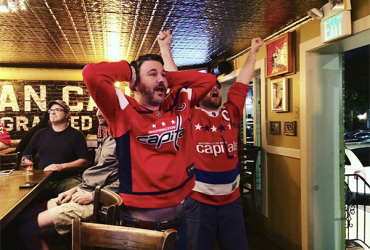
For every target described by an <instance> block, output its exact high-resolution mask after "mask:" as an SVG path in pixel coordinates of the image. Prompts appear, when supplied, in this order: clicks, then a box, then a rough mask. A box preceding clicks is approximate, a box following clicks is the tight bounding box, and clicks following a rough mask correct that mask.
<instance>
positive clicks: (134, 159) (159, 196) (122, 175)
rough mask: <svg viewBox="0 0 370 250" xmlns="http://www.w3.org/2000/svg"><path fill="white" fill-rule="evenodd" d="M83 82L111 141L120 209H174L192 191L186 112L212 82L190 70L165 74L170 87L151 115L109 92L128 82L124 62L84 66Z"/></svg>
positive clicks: (130, 100) (188, 113)
mask: <svg viewBox="0 0 370 250" xmlns="http://www.w3.org/2000/svg"><path fill="white" fill-rule="evenodd" d="M83 76H84V81H85V84H86V85H87V87H88V89H89V91H90V94H91V96H92V98H93V99H94V100H95V102H96V104H97V105H98V107H99V108H100V109H101V111H102V113H103V114H104V116H105V118H106V119H107V121H108V124H109V132H110V134H111V135H112V136H113V137H114V138H115V140H116V145H117V149H116V154H117V159H118V161H119V181H120V187H119V193H120V196H121V198H122V200H123V202H124V204H125V205H126V206H132V207H139V208H162V207H169V206H174V205H176V204H179V203H180V202H181V201H182V200H184V199H185V197H186V196H188V195H189V193H190V192H191V190H192V188H193V187H194V165H193V158H192V154H191V153H192V147H191V143H192V141H191V134H190V116H191V110H192V108H193V107H194V105H195V104H196V103H198V102H199V100H201V99H202V98H203V97H204V96H205V95H206V94H207V93H208V91H210V89H211V88H212V87H213V86H214V84H215V81H216V79H215V76H213V75H212V74H206V73H199V72H197V71H193V70H191V71H182V72H167V77H166V78H167V80H168V83H169V86H173V85H176V86H174V87H172V88H171V92H170V93H169V95H168V96H167V97H166V99H165V101H164V102H163V103H162V105H161V106H160V108H159V110H156V111H152V110H148V109H146V108H144V107H142V106H140V105H139V103H138V102H137V101H136V100H135V99H134V98H131V97H129V96H126V95H124V94H123V93H122V92H121V91H120V90H118V89H115V88H114V87H113V86H112V84H113V83H114V82H115V81H129V80H130V78H131V69H130V67H129V65H128V63H127V62H125V61H121V62H115V63H106V62H103V63H99V64H89V65H88V66H86V67H85V69H84V70H83Z"/></svg>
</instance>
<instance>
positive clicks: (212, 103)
mask: <svg viewBox="0 0 370 250" xmlns="http://www.w3.org/2000/svg"><path fill="white" fill-rule="evenodd" d="M221 102H222V98H215V97H213V98H209V97H208V98H207V97H206V98H203V100H201V101H200V104H201V105H202V106H204V107H206V108H212V109H218V108H219V107H220V106H221Z"/></svg>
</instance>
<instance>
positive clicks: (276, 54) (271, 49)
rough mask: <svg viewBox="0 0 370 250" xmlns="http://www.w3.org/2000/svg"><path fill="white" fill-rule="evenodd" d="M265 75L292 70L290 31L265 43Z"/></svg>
mask: <svg viewBox="0 0 370 250" xmlns="http://www.w3.org/2000/svg"><path fill="white" fill-rule="evenodd" d="M266 48H267V60H266V64H267V65H266V69H267V70H266V72H267V73H266V77H272V76H277V75H282V74H287V73H293V72H294V53H293V44H292V32H288V33H286V34H284V35H282V36H280V37H278V38H277V39H274V40H272V41H269V42H267V43H266Z"/></svg>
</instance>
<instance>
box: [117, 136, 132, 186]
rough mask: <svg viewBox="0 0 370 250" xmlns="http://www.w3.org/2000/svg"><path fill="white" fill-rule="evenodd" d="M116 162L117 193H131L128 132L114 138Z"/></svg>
mask: <svg viewBox="0 0 370 250" xmlns="http://www.w3.org/2000/svg"><path fill="white" fill-rule="evenodd" d="M115 140H116V156H117V160H118V174H119V192H120V193H132V173H131V151H130V131H127V132H126V133H125V134H124V135H122V136H120V137H117V138H115Z"/></svg>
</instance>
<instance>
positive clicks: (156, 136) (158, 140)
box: [136, 116, 185, 151]
mask: <svg viewBox="0 0 370 250" xmlns="http://www.w3.org/2000/svg"><path fill="white" fill-rule="evenodd" d="M176 120H177V123H176V126H169V127H164V128H161V129H157V130H152V131H149V132H148V133H149V134H150V135H145V136H137V137H136V139H137V140H138V141H139V142H140V143H142V144H149V145H155V148H160V147H161V146H162V144H163V143H170V142H173V147H174V148H175V149H176V151H178V150H179V148H180V146H179V144H178V140H179V139H181V138H182V137H183V136H184V133H185V127H181V123H182V122H181V121H182V119H181V116H177V118H176ZM173 123H175V122H173ZM161 124H162V125H163V124H164V122H162V123H161ZM154 127H155V125H153V128H154Z"/></svg>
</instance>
